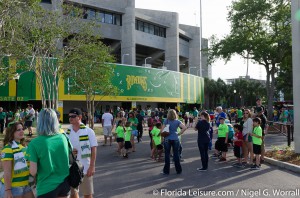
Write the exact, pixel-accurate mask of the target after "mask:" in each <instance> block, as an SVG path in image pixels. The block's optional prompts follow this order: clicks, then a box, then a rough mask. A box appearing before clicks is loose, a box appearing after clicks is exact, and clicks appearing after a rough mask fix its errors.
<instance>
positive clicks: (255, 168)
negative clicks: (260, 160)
mask: <svg viewBox="0 0 300 198" xmlns="http://www.w3.org/2000/svg"><path fill="white" fill-rule="evenodd" d="M250 169H251V170H259V169H260V167H259V166H257V165H256V164H253V165H252V166H251V168H250Z"/></svg>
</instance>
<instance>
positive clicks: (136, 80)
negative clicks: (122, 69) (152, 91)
mask: <svg viewBox="0 0 300 198" xmlns="http://www.w3.org/2000/svg"><path fill="white" fill-rule="evenodd" d="M126 82H127V90H129V89H130V88H131V87H132V85H135V84H137V85H141V86H142V88H143V90H144V91H147V77H146V76H130V75H127V77H126Z"/></svg>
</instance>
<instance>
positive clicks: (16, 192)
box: [0, 182, 32, 197]
mask: <svg viewBox="0 0 300 198" xmlns="http://www.w3.org/2000/svg"><path fill="white" fill-rule="evenodd" d="M31 191H32V190H31V188H30V186H29V185H27V186H21V187H11V193H12V195H13V197H16V196H23V195H25V194H27V193H29V192H31ZM4 193H5V186H4V184H3V183H2V182H0V197H4Z"/></svg>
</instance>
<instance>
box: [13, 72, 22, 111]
mask: <svg viewBox="0 0 300 198" xmlns="http://www.w3.org/2000/svg"><path fill="white" fill-rule="evenodd" d="M13 79H14V80H15V81H16V99H15V110H17V107H18V82H19V79H20V75H19V74H18V73H16V74H15V76H14V77H13Z"/></svg>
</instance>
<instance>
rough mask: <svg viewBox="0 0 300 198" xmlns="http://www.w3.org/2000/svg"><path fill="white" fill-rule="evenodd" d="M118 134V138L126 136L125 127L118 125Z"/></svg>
mask: <svg viewBox="0 0 300 198" xmlns="http://www.w3.org/2000/svg"><path fill="white" fill-rule="evenodd" d="M116 134H117V137H118V138H124V128H123V127H121V126H118V127H117V128H116Z"/></svg>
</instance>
